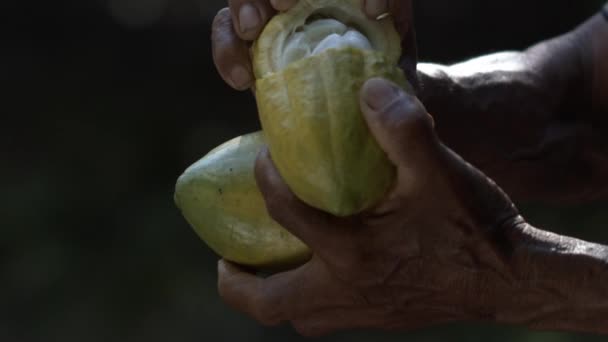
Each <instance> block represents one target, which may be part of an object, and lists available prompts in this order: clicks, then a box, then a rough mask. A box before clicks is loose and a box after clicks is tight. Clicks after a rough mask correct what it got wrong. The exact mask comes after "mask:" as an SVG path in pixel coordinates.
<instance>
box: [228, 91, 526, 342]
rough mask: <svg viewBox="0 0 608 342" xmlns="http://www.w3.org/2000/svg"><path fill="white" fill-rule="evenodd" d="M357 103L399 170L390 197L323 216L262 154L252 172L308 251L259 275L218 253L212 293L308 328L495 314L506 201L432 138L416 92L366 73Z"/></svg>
mask: <svg viewBox="0 0 608 342" xmlns="http://www.w3.org/2000/svg"><path fill="white" fill-rule="evenodd" d="M361 108H362V111H363V113H364V116H365V119H366V120H367V122H368V126H369V128H370V130H371V132H372V134H373V135H374V136H375V137H376V139H377V141H378V143H379V144H380V146H381V147H382V148H383V149H384V150H385V151H386V153H387V155H388V157H389V159H390V160H391V161H392V162H393V163H394V164H395V166H396V168H397V180H396V183H395V185H394V188H393V189H392V191H391V192H390V194H388V196H387V198H386V199H385V200H384V201H383V202H381V203H379V204H378V205H377V206H376V207H375V208H373V209H372V210H369V211H368V212H364V213H361V214H359V215H356V216H353V217H348V218H338V217H333V216H330V215H329V214H326V213H324V212H321V211H319V210H316V209H314V208H311V207H309V206H307V205H306V204H304V203H303V202H302V201H300V200H299V199H298V198H296V196H295V195H294V194H293V193H292V192H291V191H290V190H289V188H288V186H287V185H286V184H285V183H284V182H283V180H282V179H281V176H280V175H279V173H278V171H277V170H276V168H275V167H274V164H273V162H272V159H271V156H270V155H269V153H268V151H264V152H262V153H261V154H260V156H259V157H258V161H257V165H256V177H257V180H258V184H259V187H260V189H261V191H262V193H263V195H264V197H265V200H266V204H267V208H268V211H269V213H270V215H271V216H272V217H273V218H274V219H275V220H276V221H277V222H278V223H280V224H281V225H282V226H284V227H285V228H286V229H288V230H289V231H291V232H292V233H293V234H294V235H296V236H297V237H299V238H300V239H301V240H302V241H304V242H305V243H306V244H308V246H310V247H311V249H312V250H313V252H314V257H313V259H312V260H311V261H310V262H308V263H307V264H305V265H303V266H301V267H300V268H297V269H295V270H292V271H289V272H285V273H280V274H275V275H272V276H270V277H268V278H266V279H263V278H259V277H256V276H254V275H252V274H250V273H247V272H244V271H243V270H241V269H239V268H238V267H237V266H235V265H232V264H230V263H228V262H226V261H220V263H219V267H218V268H219V284H218V286H219V291H220V294H221V296H222V297H223V298H224V300H225V301H226V302H227V303H228V304H230V305H231V306H233V307H234V308H235V309H237V310H240V311H243V312H245V313H247V314H249V315H251V316H253V317H254V318H256V319H257V320H259V321H260V322H261V323H263V324H267V325H275V324H278V323H280V322H283V321H289V322H291V323H292V324H293V325H294V327H295V328H296V329H297V331H298V332H300V333H301V334H303V335H312V336H317V335H323V334H327V333H330V332H334V331H337V330H343V329H352V328H383V329H393V328H396V329H417V328H421V327H425V326H429V325H435V324H440V323H445V322H451V321H462V320H478V319H488V318H491V317H494V315H495V314H496V312H497V310H499V308H498V305H499V300H502V301H504V300H505V296H504V293H496V291H498V290H497V289H498V288H501V287H504V286H505V285H504V284H505V281H507V283H508V280H509V279H510V278H511V277H513V273H512V269H511V266H512V265H511V264H510V257H509V255H510V254H509V253H510V251H511V250H512V249H513V246H512V244H513V243H512V240H511V238H510V237H511V233H513V232H514V231H516V230H518V229H519V228H518V227H520V226H521V224H522V221H521V218H520V217H519V215H518V212H517V210H516V208H515V207H514V206H513V204H512V203H511V201H510V200H509V198H508V197H507V196H506V195H505V194H504V193H503V192H502V191H501V190H500V189H499V188H498V186H497V185H496V184H494V183H493V182H492V181H491V180H490V179H488V178H487V177H485V176H484V175H483V174H482V173H481V172H479V171H478V170H476V169H475V168H473V167H472V166H471V165H470V164H468V163H466V162H465V161H464V160H462V159H461V158H460V157H459V156H457V155H456V154H454V153H453V152H452V151H451V150H449V149H448V148H447V147H445V146H444V145H443V144H442V143H441V142H440V141H439V140H438V138H437V136H436V134H435V131H434V128H433V120H432V118H431V116H430V115H429V114H428V113H427V112H426V110H425V109H424V107H423V106H422V104H421V103H420V102H419V101H418V100H417V99H416V98H415V97H413V96H411V95H409V94H406V93H405V92H403V91H402V90H400V89H399V88H397V87H396V86H395V85H393V84H392V83H389V82H387V81H384V80H380V79H372V80H370V81H368V82H367V83H366V84H365V85H364V86H363V89H362V91H361Z"/></svg>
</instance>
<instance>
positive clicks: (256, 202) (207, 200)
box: [175, 132, 310, 270]
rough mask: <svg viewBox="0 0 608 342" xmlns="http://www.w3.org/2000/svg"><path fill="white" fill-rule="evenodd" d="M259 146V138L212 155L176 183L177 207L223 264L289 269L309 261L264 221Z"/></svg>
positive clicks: (306, 252) (300, 248) (295, 243)
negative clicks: (257, 178)
mask: <svg viewBox="0 0 608 342" xmlns="http://www.w3.org/2000/svg"><path fill="white" fill-rule="evenodd" d="M263 144H264V138H263V135H262V134H261V133H260V132H258V133H253V134H249V135H245V136H242V137H239V138H236V139H233V140H231V141H229V142H227V143H225V144H223V145H221V146H219V147H217V148H216V149H214V150H212V151H211V152H209V154H207V155H206V156H205V157H204V158H202V159H201V160H199V161H198V162H196V163H195V164H194V165H192V166H190V167H189V168H188V169H187V170H186V171H185V172H184V174H183V175H182V176H181V177H180V178H179V179H178V181H177V185H176V189H175V202H176V204H177V206H178V207H179V208H180V209H181V211H182V214H183V215H184V217H185V218H186V220H187V221H188V222H189V223H190V225H191V226H192V227H193V228H194V230H195V231H196V233H197V234H198V235H199V236H200V237H201V238H202V239H203V240H204V241H205V242H206V243H207V244H208V245H209V247H211V249H213V250H214V251H215V252H216V253H218V254H219V255H221V256H222V257H224V258H225V259H227V260H230V261H232V262H235V263H238V264H241V265H248V266H252V267H254V268H256V269H263V270H281V269H288V268H290V267H293V266H295V265H299V264H302V263H303V262H305V261H306V260H308V259H309V258H310V250H309V249H308V247H306V246H305V245H304V244H303V243H302V242H301V241H300V240H298V239H297V238H296V237H294V236H293V235H291V234H290V233H289V232H287V231H286V230H285V229H283V228H282V227H281V226H280V225H279V224H278V223H276V222H275V221H273V220H272V218H270V216H268V213H267V211H266V207H265V204H264V199H263V198H262V195H261V193H260V192H259V190H258V188H257V185H256V182H255V178H254V165H255V159H256V156H257V153H258V152H259V150H260V148H261V147H262V145H263Z"/></svg>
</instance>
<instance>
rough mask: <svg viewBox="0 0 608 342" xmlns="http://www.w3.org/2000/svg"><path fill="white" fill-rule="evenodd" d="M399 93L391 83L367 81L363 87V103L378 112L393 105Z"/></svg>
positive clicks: (376, 80) (380, 80)
mask: <svg viewBox="0 0 608 342" xmlns="http://www.w3.org/2000/svg"><path fill="white" fill-rule="evenodd" d="M399 93H400V90H399V88H398V87H397V86H396V85H394V84H393V83H391V82H388V81H386V80H383V79H379V78H375V79H371V80H369V81H367V82H366V83H365V85H364V86H363V101H365V103H366V104H367V106H368V107H369V108H370V109H372V110H374V111H379V110H382V109H384V108H386V107H387V106H388V105H390V104H391V103H393V101H395V98H397V97H398V96H399Z"/></svg>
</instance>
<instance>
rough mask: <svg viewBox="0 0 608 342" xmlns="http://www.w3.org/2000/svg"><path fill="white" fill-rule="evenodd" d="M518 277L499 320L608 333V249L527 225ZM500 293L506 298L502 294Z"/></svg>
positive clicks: (522, 228) (508, 287) (522, 230)
mask: <svg viewBox="0 0 608 342" xmlns="http://www.w3.org/2000/svg"><path fill="white" fill-rule="evenodd" d="M512 237H513V238H514V239H515V240H516V241H517V243H516V244H514V246H515V248H514V250H513V254H512V258H511V260H510V261H511V266H512V270H513V278H512V280H511V281H510V282H505V283H504V284H503V286H504V288H502V289H500V288H499V290H501V291H504V294H506V296H505V295H503V296H502V298H504V299H503V300H502V301H501V302H500V303H499V305H498V307H497V315H496V320H497V321H498V322H501V323H507V324H523V325H526V326H528V327H529V328H532V329H546V330H561V331H578V332H591V333H608V287H607V286H606V285H605V284H607V283H608V248H607V247H606V246H602V245H598V244H594V243H589V242H585V241H581V240H578V239H574V238H569V237H565V236H560V235H557V234H553V233H550V232H546V231H542V230H539V229H536V228H534V227H532V226H530V225H528V224H521V225H519V226H518V227H517V229H515V230H514V232H513V236H512ZM499 297H500V296H499Z"/></svg>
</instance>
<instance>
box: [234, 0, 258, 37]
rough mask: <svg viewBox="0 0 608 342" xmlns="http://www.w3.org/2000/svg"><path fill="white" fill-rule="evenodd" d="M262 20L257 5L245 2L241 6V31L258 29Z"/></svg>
mask: <svg viewBox="0 0 608 342" xmlns="http://www.w3.org/2000/svg"><path fill="white" fill-rule="evenodd" d="M261 22H262V20H261V18H260V12H259V11H258V9H257V7H255V6H254V5H252V4H250V3H245V4H243V5H242V6H241V9H240V10H239V25H240V28H241V33H247V32H248V31H251V30H255V29H257V28H258V26H260V23H261Z"/></svg>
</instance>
